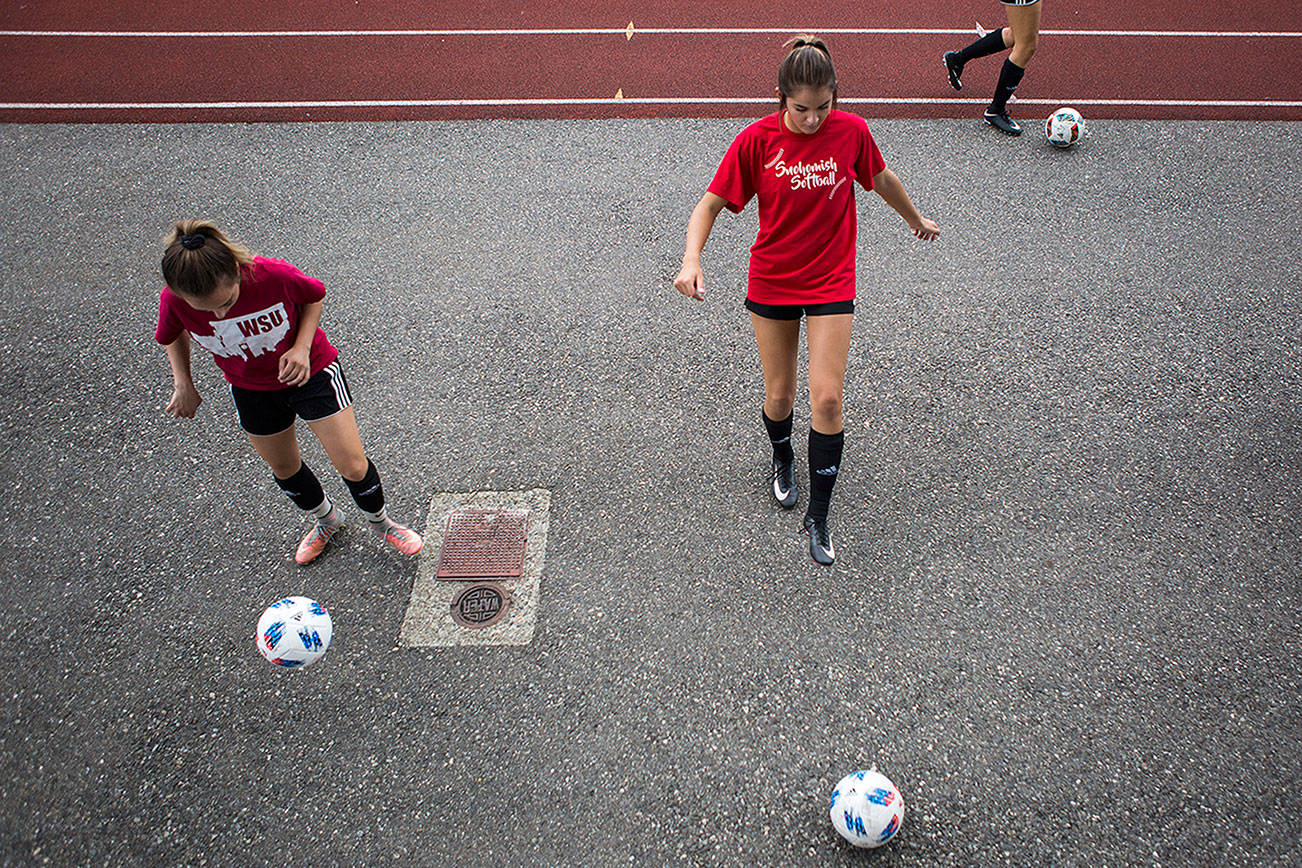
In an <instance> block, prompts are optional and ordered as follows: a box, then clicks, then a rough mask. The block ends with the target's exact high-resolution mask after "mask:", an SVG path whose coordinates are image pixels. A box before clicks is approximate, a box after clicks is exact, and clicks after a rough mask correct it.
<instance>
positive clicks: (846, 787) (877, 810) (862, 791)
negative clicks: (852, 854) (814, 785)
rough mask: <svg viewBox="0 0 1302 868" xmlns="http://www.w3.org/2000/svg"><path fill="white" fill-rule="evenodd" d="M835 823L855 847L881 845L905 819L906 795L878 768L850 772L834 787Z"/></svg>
mask: <svg viewBox="0 0 1302 868" xmlns="http://www.w3.org/2000/svg"><path fill="white" fill-rule="evenodd" d="M830 810H831V813H832V825H833V826H834V827H836V831H837V832H838V833H840V835H841V837H842V838H844V839H845V840H847V841H849V842H850V843H851V844H853V845H855V846H856V847H865V848H872V847H880V846H881V845H883V844H885V843H886V842H887V841H889V840H891V839H892V838H894V837H895V834H896V833H897V832H899V831H900V824H901V823H903V822H904V797H903V796H901V795H900V791H899V790H897V789H896V788H895V784H893V783H891V782H890V780H889V779H888V778H887V777H886V776H885V775H884V774H882V773H881V772H879V771H877V769H876V768H874V769H872V770H870V771H858V772H851V773H850V774H848V775H846V776H845V777H843V778H841V782H840V783H838V784H837V785H836V789H834V790H832V805H831V809H830Z"/></svg>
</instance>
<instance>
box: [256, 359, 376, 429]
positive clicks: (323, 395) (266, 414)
mask: <svg viewBox="0 0 1302 868" xmlns="http://www.w3.org/2000/svg"><path fill="white" fill-rule="evenodd" d="M231 398H232V399H234V401H235V412H236V413H238V414H239V417H240V427H241V428H243V429H244V430H245V431H247V432H249V433H250V434H254V435H256V436H258V437H269V436H271V435H272V434H279V433H280V432H281V431H284V430H285V429H287V428H288V427H289V426H290V425H293V424H294V417H295V416H301V417H302V418H303V419H304V420H305V421H307V422H315V421H317V420H318V419H325V418H327V417H329V416H333V415H334V414H336V413H338V412H339V411H341V410H346V409H347V408H348V407H350V406H352V403H353V396H352V395H350V394H348V382H347V381H346V380H345V379H344V370H343V368H341V367H339V360H338V359H335V360H334V361H333V362H331V363H330V364H328V365H326V366H325V367H324V368H322V369H321V370H319V371H317V372H316V373H315V374H313V375H312V376H311V377H310V378H309V379H308V381H307V382H306V383H304V384H303V385H301V386H286V387H285V388H283V389H271V390H267V391H264V390H261V389H245V388H243V387H241V386H235V385H232V386H231Z"/></svg>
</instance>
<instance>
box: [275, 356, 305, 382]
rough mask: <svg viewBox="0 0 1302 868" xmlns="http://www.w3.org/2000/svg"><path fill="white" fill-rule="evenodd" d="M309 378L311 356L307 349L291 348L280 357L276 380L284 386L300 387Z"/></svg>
mask: <svg viewBox="0 0 1302 868" xmlns="http://www.w3.org/2000/svg"><path fill="white" fill-rule="evenodd" d="M311 376H312V365H311V354H310V352H309V350H308V348H307V347H302V348H299V347H291V348H290V349H289V351H288V352H286V353H285V354H284V355H283V356H281V357H280V373H278V374H277V375H276V379H278V380H280V382H282V383H284V384H285V385H286V386H301V385H303V384H304V383H306V382H307V381H308V379H309V378H310V377H311Z"/></svg>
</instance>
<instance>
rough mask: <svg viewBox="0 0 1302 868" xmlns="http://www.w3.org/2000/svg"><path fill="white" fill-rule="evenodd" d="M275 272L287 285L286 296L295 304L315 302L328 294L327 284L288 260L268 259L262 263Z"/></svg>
mask: <svg viewBox="0 0 1302 868" xmlns="http://www.w3.org/2000/svg"><path fill="white" fill-rule="evenodd" d="M260 264H261V265H262V266H263V267H264V268H266V269H268V270H269V271H271V272H272V273H273V274H275V276H276V279H277V280H279V281H280V282H281V284H282V285H283V286H284V287H285V297H286V298H288V299H289V300H290V301H292V302H294V304H298V305H304V304H313V303H314V302H318V301H321V299H323V298H325V296H326V289H325V284H324V283H322V282H321V281H319V280H317V279H316V278H315V277H309V276H308V275H306V274H304V273H303V272H301V271H299V270H298V269H297V268H295V267H294V266H293V265H290V264H289V263H288V262H282V261H281V260H279V259H267V260H263V261H262V262H261V263H260Z"/></svg>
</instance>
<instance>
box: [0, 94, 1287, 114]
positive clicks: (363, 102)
mask: <svg viewBox="0 0 1302 868" xmlns="http://www.w3.org/2000/svg"><path fill="white" fill-rule="evenodd" d="M1017 101H1018V103H1019V104H1021V105H1115V106H1123V105H1124V106H1175V107H1180V106H1187V107H1199V108H1302V100H1270V99H1102V98H1099V99H1095V98H1091V97H1060V98H1054V99H1044V98H1024V97H1019V98H1018V100H1017ZM839 102H840V103H842V104H848V105H985V104H986V103H988V102H989V100H987V99H976V98H973V99H963V98H958V97H888V96H883V97H843V98H841V99H840V100H839ZM629 103H637V104H639V105H757V104H763V103H774V100H773V98H772V97H695V96H690V97H688V96H684V97H674V96H668V97H628V96H625V97H621V98H614V97H594V98H579V97H574V98H562V99H346V100H283V101H282V100H239V101H236V100H229V101H217V102H6V103H0V110H4V111H87V110H116V109H122V110H137V109H309V108H476V107H489V106H504V107H510V106H522V107H527V106H569V105H573V106H583V105H627V104H629Z"/></svg>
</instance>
